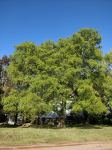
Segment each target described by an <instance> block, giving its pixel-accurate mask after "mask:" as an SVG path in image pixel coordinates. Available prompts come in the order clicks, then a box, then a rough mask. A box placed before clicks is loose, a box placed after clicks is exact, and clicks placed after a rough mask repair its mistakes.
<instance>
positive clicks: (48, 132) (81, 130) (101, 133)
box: [0, 126, 112, 145]
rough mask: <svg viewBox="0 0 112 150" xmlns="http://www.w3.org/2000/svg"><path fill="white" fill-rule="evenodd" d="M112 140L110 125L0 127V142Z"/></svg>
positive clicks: (31, 142) (35, 142)
mask: <svg viewBox="0 0 112 150" xmlns="http://www.w3.org/2000/svg"><path fill="white" fill-rule="evenodd" d="M108 140H112V127H111V126H85V127H74V128H64V129H41V128H0V144H10V145H11V144H13V145H14V144H37V143H62V142H84V141H108Z"/></svg>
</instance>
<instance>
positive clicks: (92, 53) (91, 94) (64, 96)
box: [0, 28, 112, 125]
mask: <svg viewBox="0 0 112 150" xmlns="http://www.w3.org/2000/svg"><path fill="white" fill-rule="evenodd" d="M49 112H54V113H57V114H58V115H59V116H60V117H61V118H63V123H65V124H68V125H69V124H75V123H96V124H97V123H103V124H111V123H112V51H111V52H109V53H108V54H105V55H104V54H102V50H101V36H100V34H99V33H98V32H97V31H96V30H95V29H88V28H87V29H81V30H80V31H79V32H77V33H75V34H73V35H72V36H70V37H68V38H66V39H59V40H58V42H53V41H47V42H45V43H42V44H41V45H39V46H37V45H35V44H34V43H32V42H25V43H22V44H20V45H17V46H16V49H15V51H14V53H13V54H12V56H11V57H10V58H8V57H6V56H4V57H3V58H2V59H0V114H3V113H4V114H6V115H13V116H14V118H15V124H16V123H17V118H18V116H21V118H22V122H23V123H25V122H27V121H29V122H32V123H33V122H35V120H36V118H38V117H39V116H41V115H44V114H47V113H49ZM1 116H2V115H1ZM1 118H2V117H0V119H1ZM71 121H72V122H71Z"/></svg>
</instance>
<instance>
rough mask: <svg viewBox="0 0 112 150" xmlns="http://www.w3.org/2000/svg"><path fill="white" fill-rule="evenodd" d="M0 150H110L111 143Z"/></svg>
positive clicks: (45, 145)
mask: <svg viewBox="0 0 112 150" xmlns="http://www.w3.org/2000/svg"><path fill="white" fill-rule="evenodd" d="M0 150H112V141H109V142H99V143H97V142H92V143H68V144H41V145H40V144H38V145H30V146H25V145H24V146H0Z"/></svg>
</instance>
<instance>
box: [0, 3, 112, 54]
mask: <svg viewBox="0 0 112 150" xmlns="http://www.w3.org/2000/svg"><path fill="white" fill-rule="evenodd" d="M85 27H88V28H96V29H97V30H98V31H99V32H100V34H101V35H102V38H103V40H102V46H103V48H102V50H103V52H104V53H107V52H109V51H110V49H111V48H112V0H0V56H3V55H5V54H6V55H10V54H12V53H13V51H14V49H15V46H16V45H17V44H20V43H22V42H25V41H32V42H34V43H36V44H40V43H42V42H44V41H46V40H54V41H57V40H58V39H59V38H65V37H68V36H70V35H72V34H73V33H75V32H77V31H79V29H80V28H85Z"/></svg>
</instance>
